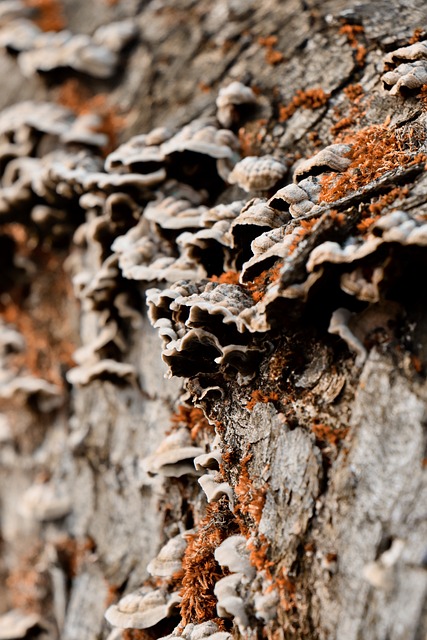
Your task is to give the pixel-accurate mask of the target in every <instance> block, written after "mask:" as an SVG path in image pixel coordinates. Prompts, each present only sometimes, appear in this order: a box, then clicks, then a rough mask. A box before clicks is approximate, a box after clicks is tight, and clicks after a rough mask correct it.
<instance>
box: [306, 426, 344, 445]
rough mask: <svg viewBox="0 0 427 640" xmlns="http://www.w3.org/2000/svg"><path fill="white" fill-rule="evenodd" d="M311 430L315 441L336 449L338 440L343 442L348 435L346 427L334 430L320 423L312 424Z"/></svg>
mask: <svg viewBox="0 0 427 640" xmlns="http://www.w3.org/2000/svg"><path fill="white" fill-rule="evenodd" d="M311 430H312V431H313V433H314V435H315V436H316V439H317V440H319V441H320V442H326V443H328V444H331V445H333V446H334V447H336V446H337V444H338V443H339V442H340V440H343V439H344V438H345V437H346V435H347V433H348V427H340V428H338V429H335V428H333V427H330V426H328V425H326V424H323V423H321V422H313V424H312V425H311Z"/></svg>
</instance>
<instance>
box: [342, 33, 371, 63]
mask: <svg viewBox="0 0 427 640" xmlns="http://www.w3.org/2000/svg"><path fill="white" fill-rule="evenodd" d="M364 31H365V30H364V28H363V27H362V25H360V24H344V25H343V26H342V27H341V28H340V31H339V32H340V33H341V34H342V35H345V36H346V37H347V42H348V43H349V45H350V47H351V48H352V49H354V51H355V60H356V63H357V65H358V66H359V67H363V66H364V64H365V59H366V47H365V46H364V45H363V44H361V43H360V42H359V38H360V37H361V36H362V35H363V34H364Z"/></svg>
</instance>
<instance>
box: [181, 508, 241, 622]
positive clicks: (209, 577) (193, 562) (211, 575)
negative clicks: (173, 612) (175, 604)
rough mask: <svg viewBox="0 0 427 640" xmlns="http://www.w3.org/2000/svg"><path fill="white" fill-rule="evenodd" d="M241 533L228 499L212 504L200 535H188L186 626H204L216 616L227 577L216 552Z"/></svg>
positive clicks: (184, 586) (184, 563)
mask: <svg viewBox="0 0 427 640" xmlns="http://www.w3.org/2000/svg"><path fill="white" fill-rule="evenodd" d="M236 530H237V525H236V522H235V520H234V518H233V515H232V514H231V512H230V509H229V507H228V502H227V501H226V500H225V499H222V500H220V501H219V502H215V503H213V504H209V505H208V506H207V507H206V516H205V518H203V520H202V521H201V522H200V524H199V526H198V527H197V531H196V533H193V534H191V535H188V545H187V549H186V550H185V554H184V558H183V560H182V568H183V571H184V575H183V578H182V589H181V596H182V601H181V617H182V625H183V626H185V625H186V624H189V623H190V622H193V623H201V622H205V621H206V620H211V619H212V618H214V617H215V616H216V603H217V600H216V597H215V595H214V587H215V584H216V583H217V582H218V580H220V579H221V578H223V577H224V575H225V573H224V571H223V569H222V568H221V567H220V566H219V564H218V563H217V562H216V560H215V557H214V552H215V549H216V548H217V547H218V546H219V545H220V544H221V542H223V541H224V540H225V538H227V537H228V536H229V535H231V534H232V533H235V532H236Z"/></svg>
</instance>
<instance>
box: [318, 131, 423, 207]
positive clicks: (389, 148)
mask: <svg viewBox="0 0 427 640" xmlns="http://www.w3.org/2000/svg"><path fill="white" fill-rule="evenodd" d="M424 137H425V136H424ZM414 138H415V136H414V137H413V136H412V135H411V134H410V133H409V134H406V135H405V136H401V137H398V136H397V135H396V133H395V132H394V131H392V130H390V129H387V127H386V126H385V125H384V124H374V125H370V126H368V127H364V128H363V129H361V130H360V131H357V132H355V133H349V134H346V135H344V136H341V137H340V142H344V143H346V144H349V145H352V148H351V150H350V152H349V153H348V154H347V156H348V157H349V158H350V159H351V163H350V165H349V167H348V168H347V169H346V171H343V172H342V173H340V174H338V175H337V174H336V173H329V174H326V175H324V176H323V178H322V191H321V192H320V200H322V201H323V202H334V201H335V200H338V199H339V198H342V197H344V196H345V195H348V194H349V193H351V192H352V191H356V190H357V189H360V188H361V187H363V186H365V185H366V184H368V183H369V182H372V181H373V180H375V179H377V178H379V177H380V176H382V175H383V174H384V173H386V172H387V171H391V170H392V169H397V168H398V167H400V166H405V165H406V166H408V165H411V164H417V163H419V162H425V160H426V156H424V155H423V154H418V155H416V156H415V157H414V156H413V155H412V154H413V152H414V151H416V149H417V148H419V146H420V145H421V144H422V142H423V140H421V136H419V137H418V138H417V139H414Z"/></svg>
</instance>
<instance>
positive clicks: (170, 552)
mask: <svg viewBox="0 0 427 640" xmlns="http://www.w3.org/2000/svg"><path fill="white" fill-rule="evenodd" d="M186 548H187V540H186V539H185V537H184V535H183V534H181V533H180V534H178V535H177V536H175V537H174V538H171V539H170V540H168V541H167V543H166V544H165V545H164V546H163V547H162V548H161V549H160V551H159V553H158V554H157V556H156V557H155V558H154V559H153V560H151V562H149V563H148V565H147V571H148V573H149V574H150V575H152V576H156V577H161V578H170V577H172V576H173V575H174V573H177V572H178V571H180V570H181V569H182V558H183V556H184V553H185V549H186Z"/></svg>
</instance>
